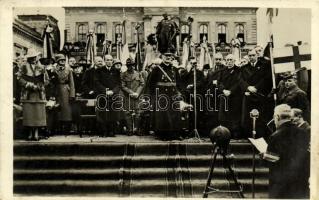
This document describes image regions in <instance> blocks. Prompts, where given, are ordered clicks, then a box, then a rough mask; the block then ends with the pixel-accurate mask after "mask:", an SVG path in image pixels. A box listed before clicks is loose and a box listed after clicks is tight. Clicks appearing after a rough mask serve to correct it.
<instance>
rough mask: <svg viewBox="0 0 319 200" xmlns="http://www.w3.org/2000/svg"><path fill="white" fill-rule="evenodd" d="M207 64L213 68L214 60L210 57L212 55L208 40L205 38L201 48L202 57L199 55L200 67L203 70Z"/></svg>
mask: <svg viewBox="0 0 319 200" xmlns="http://www.w3.org/2000/svg"><path fill="white" fill-rule="evenodd" d="M205 64H209V66H210V68H211V67H212V66H213V63H212V59H211V57H210V53H209V50H208V46H207V40H206V37H205V36H204V38H203V43H202V44H201V48H200V55H199V67H200V69H203V66H204V65H205Z"/></svg>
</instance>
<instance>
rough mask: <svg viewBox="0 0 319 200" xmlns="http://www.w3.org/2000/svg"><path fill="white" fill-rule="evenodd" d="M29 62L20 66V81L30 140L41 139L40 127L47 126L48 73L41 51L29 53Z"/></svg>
mask: <svg viewBox="0 0 319 200" xmlns="http://www.w3.org/2000/svg"><path fill="white" fill-rule="evenodd" d="M26 58H27V63H25V64H22V65H21V66H20V70H19V72H18V75H17V77H18V81H19V83H20V84H21V99H20V100H21V103H22V104H23V126H25V127H28V128H29V136H28V139H29V140H39V127H44V126H46V124H47V123H46V112H45V105H46V97H45V86H46V85H47V84H48V80H49V79H48V74H47V72H46V70H45V68H44V66H43V65H41V64H40V62H39V53H35V52H34V53H29V54H28V55H27V56H26Z"/></svg>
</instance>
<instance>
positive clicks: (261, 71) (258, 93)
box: [240, 49, 274, 137]
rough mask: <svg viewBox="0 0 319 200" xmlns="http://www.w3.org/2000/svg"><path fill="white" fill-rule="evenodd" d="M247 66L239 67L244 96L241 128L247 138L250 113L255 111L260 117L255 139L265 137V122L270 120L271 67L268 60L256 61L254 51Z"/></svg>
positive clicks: (249, 55) (249, 56)
mask: <svg viewBox="0 0 319 200" xmlns="http://www.w3.org/2000/svg"><path fill="white" fill-rule="evenodd" d="M248 58H249V62H248V64H246V65H244V66H242V67H241V79H240V86H241V89H242V91H243V94H244V98H243V107H242V108H243V110H242V127H243V129H244V132H245V133H246V134H247V136H250V133H251V131H252V122H251V118H250V115H249V113H250V111H251V110H253V109H257V110H258V111H259V113H260V116H259V118H258V120H257V122H256V134H257V137H261V136H267V134H268V129H267V126H266V124H267V122H268V121H269V120H270V119H271V115H272V113H271V112H269V111H271V110H272V109H273V105H274V104H273V100H272V98H269V97H267V96H268V94H269V93H270V92H271V88H272V75H271V65H270V62H269V61H268V60H265V59H258V54H257V52H256V50H255V49H253V50H251V51H249V53H248Z"/></svg>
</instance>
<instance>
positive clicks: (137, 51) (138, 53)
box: [135, 23, 143, 71]
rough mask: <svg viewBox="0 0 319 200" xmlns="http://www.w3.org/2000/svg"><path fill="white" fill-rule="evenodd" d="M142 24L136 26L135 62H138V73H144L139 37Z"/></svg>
mask: <svg viewBox="0 0 319 200" xmlns="http://www.w3.org/2000/svg"><path fill="white" fill-rule="evenodd" d="M141 27H142V26H141V24H140V23H137V24H136V26H135V30H136V39H137V41H136V49H135V62H136V68H137V70H138V71H142V69H143V65H142V58H141V43H140V37H139V35H140V34H139V31H140V28H141Z"/></svg>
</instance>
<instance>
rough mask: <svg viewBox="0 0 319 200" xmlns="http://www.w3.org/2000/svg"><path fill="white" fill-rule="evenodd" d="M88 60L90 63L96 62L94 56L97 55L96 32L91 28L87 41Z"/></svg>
mask: <svg viewBox="0 0 319 200" xmlns="http://www.w3.org/2000/svg"><path fill="white" fill-rule="evenodd" d="M85 49H86V62H87V63H88V64H89V63H90V64H93V63H94V57H95V56H96V49H95V42H94V32H93V30H89V33H88V34H87V41H86V47H85Z"/></svg>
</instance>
